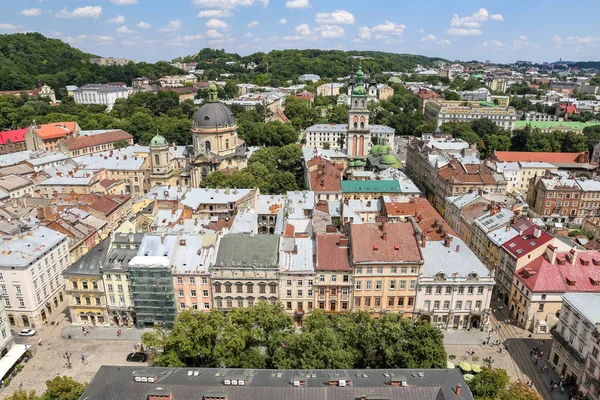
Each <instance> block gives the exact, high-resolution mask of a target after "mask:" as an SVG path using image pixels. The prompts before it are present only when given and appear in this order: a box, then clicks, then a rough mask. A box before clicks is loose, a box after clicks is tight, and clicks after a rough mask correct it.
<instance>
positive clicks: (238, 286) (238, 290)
mask: <svg viewBox="0 0 600 400" xmlns="http://www.w3.org/2000/svg"><path fill="white" fill-rule="evenodd" d="M243 289H244V285H243V284H241V283H236V284H235V292H236V293H242V292H243Z"/></svg>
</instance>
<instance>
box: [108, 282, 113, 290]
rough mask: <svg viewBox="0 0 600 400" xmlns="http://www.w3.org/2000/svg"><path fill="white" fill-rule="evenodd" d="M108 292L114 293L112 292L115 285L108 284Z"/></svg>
mask: <svg viewBox="0 0 600 400" xmlns="http://www.w3.org/2000/svg"><path fill="white" fill-rule="evenodd" d="M108 291H109V292H112V291H113V285H112V283H109V284H108Z"/></svg>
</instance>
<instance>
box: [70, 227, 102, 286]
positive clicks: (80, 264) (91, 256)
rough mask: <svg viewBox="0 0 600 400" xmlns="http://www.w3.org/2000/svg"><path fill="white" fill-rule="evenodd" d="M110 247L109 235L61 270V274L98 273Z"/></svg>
mask: <svg viewBox="0 0 600 400" xmlns="http://www.w3.org/2000/svg"><path fill="white" fill-rule="evenodd" d="M109 247H110V236H109V237H107V238H106V239H104V240H103V241H101V242H100V243H98V244H97V245H96V246H95V247H94V248H93V249H92V250H90V251H89V252H87V253H86V254H84V255H83V257H81V258H80V259H79V260H77V261H76V262H75V263H74V264H71V265H70V266H69V268H67V269H66V271H65V272H63V275H98V276H100V270H101V269H102V266H103V264H104V262H105V261H106V256H107V255H108V250H109Z"/></svg>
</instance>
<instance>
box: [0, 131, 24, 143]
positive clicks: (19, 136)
mask: <svg viewBox="0 0 600 400" xmlns="http://www.w3.org/2000/svg"><path fill="white" fill-rule="evenodd" d="M28 129H29V128H23V129H16V130H13V131H2V132H0V145H3V144H7V142H8V141H10V142H11V143H20V142H24V141H25V133H27V130H28Z"/></svg>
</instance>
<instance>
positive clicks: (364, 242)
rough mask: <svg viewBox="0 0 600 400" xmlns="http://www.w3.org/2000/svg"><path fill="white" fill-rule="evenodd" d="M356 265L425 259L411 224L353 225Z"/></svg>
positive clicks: (413, 261)
mask: <svg viewBox="0 0 600 400" xmlns="http://www.w3.org/2000/svg"><path fill="white" fill-rule="evenodd" d="M350 239H351V241H352V247H351V248H352V260H353V262H354V263H370V262H373V263H401V262H409V263H420V262H423V256H422V255H421V250H420V248H419V244H418V243H417V239H416V237H415V231H414V228H413V225H412V223H410V222H404V223H385V222H380V223H371V224H351V225H350Z"/></svg>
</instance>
